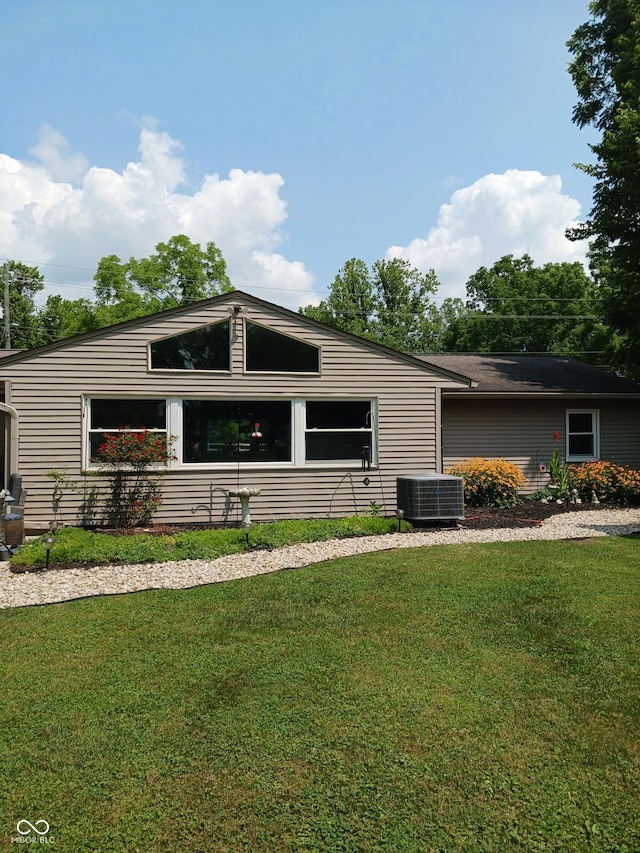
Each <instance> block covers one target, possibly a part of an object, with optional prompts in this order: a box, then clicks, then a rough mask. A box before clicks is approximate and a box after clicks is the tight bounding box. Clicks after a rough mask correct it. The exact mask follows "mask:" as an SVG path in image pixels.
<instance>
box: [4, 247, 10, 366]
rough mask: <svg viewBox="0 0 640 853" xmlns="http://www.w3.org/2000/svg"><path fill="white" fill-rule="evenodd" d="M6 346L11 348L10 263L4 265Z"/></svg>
mask: <svg viewBox="0 0 640 853" xmlns="http://www.w3.org/2000/svg"><path fill="white" fill-rule="evenodd" d="M3 278H4V301H3V308H4V348H5V349H11V321H10V319H9V264H7V263H5V265H4V276H3Z"/></svg>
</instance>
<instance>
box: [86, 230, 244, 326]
mask: <svg viewBox="0 0 640 853" xmlns="http://www.w3.org/2000/svg"><path fill="white" fill-rule="evenodd" d="M94 283H95V297H96V299H95V311H96V317H97V321H98V326H99V327H103V326H108V325H111V324H113V323H120V322H122V321H124V320H131V319H135V318H136V317H142V316H144V315H145V314H152V313H153V312H155V311H162V310H164V309H167V308H175V307H177V306H178V305H183V304H184V303H186V302H194V301H196V300H198V299H207V298H208V297H210V296H217V295H219V294H220V293H227V292H228V291H230V290H232V289H233V287H232V285H231V282H230V280H229V276H228V275H227V264H226V262H225V260H224V257H223V256H222V252H221V251H220V249H219V248H218V247H217V246H216V244H215V243H214V242H212V241H211V242H209V243H207V244H206V246H205V247H204V248H203V247H201V246H199V245H198V244H197V243H194V242H192V241H191V240H190V239H189V238H188V237H186V236H185V235H184V234H178V235H177V236H175V237H171V238H170V239H169V240H167V242H166V243H158V244H157V245H156V250H155V252H154V253H153V254H151V255H149V257H147V258H130V259H129V260H128V261H124V262H123V261H121V260H120V258H119V257H118V256H117V255H107V256H105V257H104V258H101V259H100V261H99V263H98V268H97V270H96V274H95V276H94Z"/></svg>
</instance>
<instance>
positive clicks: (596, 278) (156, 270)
mask: <svg viewBox="0 0 640 853" xmlns="http://www.w3.org/2000/svg"><path fill="white" fill-rule="evenodd" d="M588 9H589V13H590V16H591V17H590V18H589V20H588V21H587V22H586V23H584V24H582V25H581V26H580V27H578V28H577V29H576V31H575V32H574V34H573V35H572V37H571V38H570V39H569V41H568V42H567V46H568V48H569V51H570V53H571V55H572V60H571V63H570V66H569V73H570V75H571V77H572V80H573V83H574V86H575V88H576V92H577V96H578V100H577V104H576V106H575V108H574V111H573V116H572V120H573V121H574V123H576V124H577V125H578V126H579V127H586V126H588V125H591V126H593V127H594V128H595V129H596V130H597V131H598V133H599V134H600V138H599V141H598V142H596V143H594V144H592V145H591V146H590V148H591V150H592V153H593V155H594V159H595V162H594V163H591V164H578V167H579V168H581V169H582V170H584V171H585V172H586V173H587V174H589V175H590V176H591V177H592V178H593V179H594V192H593V206H592V209H591V211H590V213H589V215H588V217H587V219H586V221H585V222H583V223H580V224H579V225H578V226H576V227H575V228H572V229H569V230H568V232H567V236H568V237H569V239H572V240H583V239H588V240H589V245H590V249H589V256H588V257H589V270H590V274H588V273H587V272H586V271H585V270H584V268H583V266H582V265H581V264H579V263H548V264H544V265H542V266H535V264H534V262H533V260H532V259H531V258H530V257H529V256H528V255H523V256H522V257H520V258H516V257H513V256H512V255H506V256H505V257H502V258H500V259H498V260H497V261H496V262H495V263H494V264H493V266H492V267H481V268H480V269H479V270H477V271H476V272H475V273H474V274H473V275H472V276H471V277H470V278H469V280H468V281H467V283H466V298H465V299H459V298H446V299H443V300H442V301H441V304H439V305H438V304H437V300H436V294H437V291H438V287H439V283H438V280H437V278H436V275H435V273H434V272H433V271H432V270H431V271H427V272H421V271H419V270H417V269H415V268H414V267H412V266H411V265H410V264H409V263H408V262H407V261H406V260H403V259H399V258H394V259H384V260H378V261H376V262H375V263H373V264H372V265H371V266H370V267H369V266H367V264H366V263H365V262H364V261H362V260H359V259H357V258H352V259H350V260H348V261H347V262H346V263H345V264H344V266H343V267H342V268H341V269H340V270H339V272H338V273H337V275H336V276H335V278H334V280H333V282H332V284H331V286H330V288H329V292H328V296H327V298H326V299H324V300H323V301H322V302H320V304H319V305H309V306H306V307H304V308H301V309H300V312H301V313H302V314H303V315H305V316H307V317H310V318H312V319H315V320H320V321H322V322H324V323H327V324H329V325H331V326H334V327H336V328H339V329H343V330H345V331H347V332H352V333H354V334H357V335H361V336H363V337H365V338H367V339H369V340H372V341H376V342H378V343H381V344H383V345H385V346H389V347H392V348H394V349H399V350H401V351H404V352H410V353H428V352H484V353H536V354H538V353H552V354H555V355H565V354H566V355H568V354H571V355H577V356H579V357H581V358H583V359H584V360H587V361H590V362H594V363H600V364H606V365H609V366H615V367H616V369H617V370H618V371H619V372H622V373H625V374H626V375H628V376H630V377H632V378H640V347H639V346H638V344H639V343H640V202H639V201H638V200H639V199H640V168H639V166H640V145H639V143H638V140H639V139H640V6H639V4H638V0H593V2H591V3H589V6H588ZM5 278H6V279H7V280H8V284H9V307H10V312H9V313H10V324H9V326H8V331H9V334H10V340H9V335H8V334H7V331H6V330H5V345H6V344H8V343H10V344H11V346H12V347H14V348H17V349H28V348H31V347H35V346H38V345H42V344H46V343H50V342H52V341H55V340H60V339H63V338H66V337H69V336H71V335H74V334H78V333H81V332H87V331H92V330H94V329H99V328H102V327H104V326H108V325H111V324H113V323H117V322H121V321H123V320H129V319H134V318H136V317H140V316H143V315H146V314H150V313H153V312H155V311H159V310H163V309H166V308H172V307H175V306H177V305H180V304H183V303H185V302H189V301H192V300H197V299H203V298H207V297H209V296H214V295H217V294H219V293H224V292H227V291H229V290H231V289H232V286H231V282H230V281H229V278H228V275H227V269H226V263H225V261H224V258H223V257H222V253H221V252H220V250H219V249H218V248H217V246H216V245H215V243H213V242H209V243H207V244H206V246H204V247H201V246H199V245H197V244H194V243H192V242H191V241H190V240H189V238H188V237H186V236H184V235H177V236H175V237H171V239H169V240H168V241H167V242H166V243H159V244H158V245H157V246H156V249H155V252H154V253H153V254H152V255H150V256H149V257H148V258H142V259H135V258H130V259H129V261H124V262H123V261H121V260H120V258H118V257H117V256H115V255H109V256H107V257H104V258H102V259H101V261H100V262H99V264H98V268H97V270H96V274H95V276H94V285H95V291H94V299H92V300H89V299H77V300H67V299H63V298H62V297H61V296H49V297H48V298H47V300H46V302H45V303H44V305H43V306H41V307H39V308H37V307H36V298H37V295H38V294H39V293H40V292H41V291H42V290H43V288H44V280H43V277H42V276H41V274H40V272H39V270H38V268H37V267H29V266H26V265H24V264H22V263H19V262H9V263H8V264H7V265H6V266H5Z"/></svg>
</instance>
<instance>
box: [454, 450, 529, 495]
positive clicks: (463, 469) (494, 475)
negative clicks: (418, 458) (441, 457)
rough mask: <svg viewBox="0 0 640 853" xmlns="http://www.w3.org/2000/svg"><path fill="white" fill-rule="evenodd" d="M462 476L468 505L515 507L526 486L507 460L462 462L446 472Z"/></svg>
mask: <svg viewBox="0 0 640 853" xmlns="http://www.w3.org/2000/svg"><path fill="white" fill-rule="evenodd" d="M446 473H447V474H453V475H454V476H456V477H462V480H463V482H464V500H465V503H466V504H467V506H517V504H518V503H520V498H519V497H518V489H520V488H522V487H523V486H524V484H525V483H526V478H525V476H524V474H523V473H522V471H521V470H520V468H519V467H518V466H517V465H514V464H513V462H508V461H507V460H506V459H483V458H482V457H479V456H476V457H475V458H474V459H464V460H463V461H462V462H458V463H457V464H456V465H452V466H451V468H449V469H448V470H447V472H446Z"/></svg>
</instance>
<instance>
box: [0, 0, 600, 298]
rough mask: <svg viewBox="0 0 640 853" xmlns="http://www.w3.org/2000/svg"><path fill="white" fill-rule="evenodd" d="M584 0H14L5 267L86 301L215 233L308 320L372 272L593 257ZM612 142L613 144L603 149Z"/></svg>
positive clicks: (8, 23)
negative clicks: (175, 247) (98, 270)
mask: <svg viewBox="0 0 640 853" xmlns="http://www.w3.org/2000/svg"><path fill="white" fill-rule="evenodd" d="M587 18H588V9H587V1H586V0H562V2H558V0H536V2H535V3H533V2H524V0H520V2H514V0H483V2H479V0H447V2H446V3H445V2H442V0H438V2H435V0H421V2H417V0H395V2H388V0H342V2H337V1H336V0H323V2H309V3H300V2H299V0H298V2H293V0H271V2H269V3H266V2H257V0H239V2H233V3H229V2H216V1H215V0H211V1H210V2H196V1H195V0H183V2H182V3H173V2H171V3H169V2H165V0H152V2H147V0H126V2H122V0H110V2H109V3H106V2H104V3H99V2H86V0H56V2H51V0H4V2H3V3H2V4H1V5H0V27H1V29H2V33H3V50H2V52H1V54H0V87H1V89H0V95H1V96H0V118H1V127H2V134H1V135H0V258H14V259H16V260H22V261H24V262H27V263H39V264H40V265H41V270H42V272H43V273H44V274H45V278H46V281H47V286H48V292H54V291H56V292H62V293H63V295H65V296H66V297H67V298H76V297H78V296H80V295H87V293H88V291H87V290H86V285H87V283H88V282H90V280H91V275H92V272H93V270H94V269H95V264H96V262H97V260H98V259H99V258H100V257H102V256H103V255H108V254H117V255H119V256H120V257H122V258H127V257H129V256H131V255H134V256H136V257H141V256H144V255H147V254H149V253H150V252H151V251H152V250H153V246H154V245H155V243H157V242H158V241H159V240H163V239H167V238H168V237H170V236H172V235H173V234H176V233H188V234H189V236H190V237H192V239H195V240H198V241H199V242H205V241H207V240H214V241H215V242H216V243H217V244H218V245H219V246H220V247H221V248H222V250H223V253H224V254H225V257H226V258H227V261H228V263H229V271H230V275H231V278H232V280H233V281H234V283H235V284H236V285H237V286H238V287H241V288H242V289H245V290H249V291H251V292H253V293H255V295H258V296H261V297H263V298H267V299H272V300H273V301H276V302H279V303H281V304H285V305H288V306H289V307H295V306H296V305H298V304H308V303H309V302H312V301H317V299H318V298H321V297H322V296H324V295H326V292H327V288H328V286H329V285H330V283H331V281H332V279H333V277H334V275H335V274H336V272H337V271H338V270H339V268H340V267H341V266H342V265H343V263H344V262H345V261H346V260H348V259H349V258H351V257H359V258H362V259H363V260H365V261H366V262H367V263H372V262H373V261H374V260H376V259H377V258H382V257H385V256H393V255H398V256H402V257H406V258H407V259H409V260H410V261H411V262H412V263H414V264H415V265H416V266H419V267H420V268H422V269H428V268H432V267H433V268H434V269H435V271H436V273H437V274H438V276H439V278H440V279H441V281H442V286H441V290H440V298H442V297H444V296H447V295H464V284H465V281H466V279H467V277H468V275H470V274H471V273H472V272H474V271H475V269H477V268H478V267H479V266H480V265H482V264H485V265H490V264H492V263H493V262H494V261H496V260H497V259H498V258H499V257H500V256H501V255H503V254H507V253H514V254H516V255H518V254H522V253H523V252H524V251H529V252H530V254H532V255H533V256H534V259H535V260H536V261H537V262H539V263H543V262H546V261H555V260H557V261H563V260H580V259H582V258H583V257H584V247H583V246H580V245H576V244H569V243H567V241H566V240H565V239H564V236H563V234H564V229H565V227H566V226H567V225H569V224H570V223H571V222H573V221H575V220H576V219H577V218H578V219H579V218H580V217H581V216H584V215H586V213H587V212H588V210H589V208H590V206H591V185H590V182H589V179H588V178H587V177H586V176H584V175H583V174H581V173H580V172H579V171H578V170H576V169H575V168H574V167H573V165H572V164H573V163H574V162H576V161H582V162H585V161H588V160H589V159H590V152H589V149H588V142H589V141H590V136H589V133H588V132H586V131H580V130H579V129H578V128H576V127H575V126H574V125H573V124H572V123H571V111H572V108H573V104H574V102H575V92H574V89H573V86H572V83H571V79H570V77H569V75H568V73H567V70H566V69H567V63H568V61H569V56H568V53H567V50H566V47H565V43H566V41H567V39H568V38H569V36H570V35H571V34H572V32H573V31H574V30H575V28H576V27H577V26H578V25H579V24H581V23H582V22H584V21H585V20H587ZM591 141H593V140H591Z"/></svg>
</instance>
